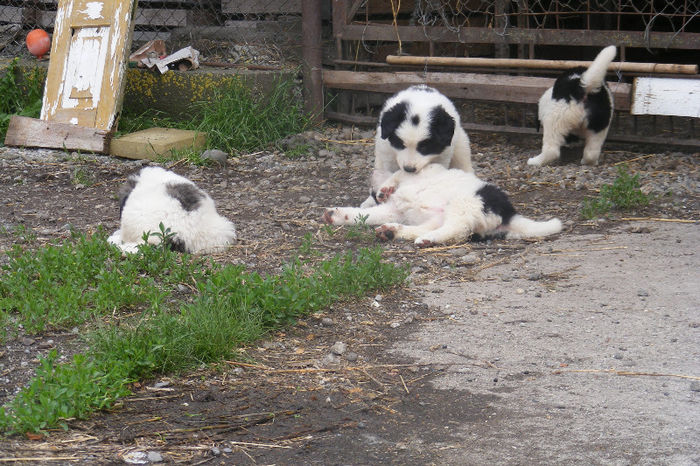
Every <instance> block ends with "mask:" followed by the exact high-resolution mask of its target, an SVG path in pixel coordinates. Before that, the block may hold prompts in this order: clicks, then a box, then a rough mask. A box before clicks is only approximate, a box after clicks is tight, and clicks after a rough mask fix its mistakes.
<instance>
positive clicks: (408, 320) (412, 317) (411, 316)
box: [403, 312, 417, 324]
mask: <svg viewBox="0 0 700 466" xmlns="http://www.w3.org/2000/svg"><path fill="white" fill-rule="evenodd" d="M416 317H417V314H416V313H415V312H410V313H408V315H406V318H405V319H404V321H403V323H404V324H410V323H412V322H413V321H414V320H415V318H416Z"/></svg>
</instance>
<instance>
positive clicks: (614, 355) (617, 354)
mask: <svg viewBox="0 0 700 466" xmlns="http://www.w3.org/2000/svg"><path fill="white" fill-rule="evenodd" d="M613 358H615V359H622V354H621V353H615V354H613Z"/></svg>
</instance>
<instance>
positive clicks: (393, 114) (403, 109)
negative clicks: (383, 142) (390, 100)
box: [379, 102, 408, 150]
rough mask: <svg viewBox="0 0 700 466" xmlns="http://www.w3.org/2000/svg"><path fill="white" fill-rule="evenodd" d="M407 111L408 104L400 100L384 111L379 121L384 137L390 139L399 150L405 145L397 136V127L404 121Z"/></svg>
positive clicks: (390, 142) (392, 144)
mask: <svg viewBox="0 0 700 466" xmlns="http://www.w3.org/2000/svg"><path fill="white" fill-rule="evenodd" d="M407 113H408V104H407V103H406V102H400V103H398V104H396V105H394V106H393V107H391V108H390V109H389V110H387V111H386V112H384V113H383V114H382V117H381V121H380V122H379V128H380V129H381V137H382V139H388V140H389V144H391V146H392V147H394V148H395V149H398V150H401V149H403V148H404V147H405V146H404V144H403V141H402V140H401V139H400V138H399V137H398V136H396V129H397V128H398V127H399V126H401V123H403V122H404V120H405V119H406V114H407Z"/></svg>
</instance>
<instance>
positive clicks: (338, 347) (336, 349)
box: [331, 341, 348, 356]
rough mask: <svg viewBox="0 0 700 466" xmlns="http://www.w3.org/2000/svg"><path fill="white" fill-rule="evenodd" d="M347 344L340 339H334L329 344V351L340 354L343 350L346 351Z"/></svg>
mask: <svg viewBox="0 0 700 466" xmlns="http://www.w3.org/2000/svg"><path fill="white" fill-rule="evenodd" d="M347 349H348V345H346V344H345V343H343V342H342V341H336V342H335V344H333V346H331V353H333V354H335V355H337V356H341V355H342V354H343V353H345V351H347Z"/></svg>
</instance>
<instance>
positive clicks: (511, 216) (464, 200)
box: [323, 164, 562, 247]
mask: <svg viewBox="0 0 700 466" xmlns="http://www.w3.org/2000/svg"><path fill="white" fill-rule="evenodd" d="M377 201H378V202H379V204H378V205H376V206H373V207H368V208H362V207H359V208H357V207H335V208H332V209H328V210H326V212H325V213H324V215H323V220H324V222H326V223H329V224H332V225H348V224H353V223H356V222H362V221H364V222H365V223H367V224H368V225H379V227H377V228H376V229H375V232H376V234H377V237H378V238H379V239H380V240H382V241H387V240H391V239H394V238H399V239H405V240H411V241H413V242H414V243H415V244H416V245H417V246H418V247H428V246H433V245H436V244H445V243H459V242H463V241H466V240H467V239H469V237H470V236H472V235H478V236H480V237H491V236H498V237H505V238H531V237H543V236H548V235H552V234H554V233H558V232H560V231H561V229H562V224H561V221H559V219H556V218H554V219H551V220H549V221H546V222H538V221H534V220H531V219H529V218H526V217H523V216H522V215H519V214H517V213H516V212H515V209H514V208H513V205H512V204H511V203H510V200H509V199H508V196H506V194H505V193H504V192H503V191H501V190H500V189H499V188H497V187H496V186H494V185H491V184H488V183H486V182H484V181H482V180H480V179H479V178H477V177H476V175H474V174H473V173H467V172H465V171H463V170H459V169H448V168H445V167H444V166H442V165H440V164H430V165H428V166H426V167H424V168H423V169H422V170H421V171H420V172H418V173H408V172H406V171H404V170H399V171H397V172H395V173H394V174H393V175H392V176H391V177H390V178H389V179H388V180H387V181H386V182H385V183H384V184H383V186H382V187H381V188H380V190H379V192H378V194H377Z"/></svg>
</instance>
